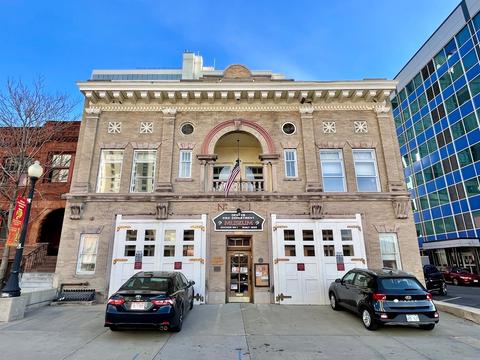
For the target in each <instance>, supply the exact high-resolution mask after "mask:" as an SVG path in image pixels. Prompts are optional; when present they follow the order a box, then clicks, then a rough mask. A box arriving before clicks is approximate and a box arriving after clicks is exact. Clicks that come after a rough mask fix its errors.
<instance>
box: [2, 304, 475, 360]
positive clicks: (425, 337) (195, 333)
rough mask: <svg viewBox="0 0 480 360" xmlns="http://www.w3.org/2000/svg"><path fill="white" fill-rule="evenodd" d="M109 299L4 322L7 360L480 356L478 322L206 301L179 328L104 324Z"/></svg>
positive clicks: (464, 358)
mask: <svg viewBox="0 0 480 360" xmlns="http://www.w3.org/2000/svg"><path fill="white" fill-rule="evenodd" d="M104 310H105V306H104V305H95V306H71V305H70V306H56V307H45V308H42V309H39V310H36V311H35V312H32V313H29V314H27V316H26V318H25V319H23V320H19V321H16V322H12V323H8V324H2V325H0V354H1V358H2V359H16V360H23V359H39V360H42V359H48V360H55V359H89V360H91V359H128V360H132V359H135V360H140V359H169V360H171V359H182V360H183V359H185V360H188V359H209V360H210V359H214V360H215V359H222V360H224V359H235V360H239V359H289V360H290V359H344V358H347V357H352V358H354V359H356V360H357V359H385V358H388V359H402V360H404V359H409V360H410V359H452V358H461V359H462V360H466V359H478V358H479V357H480V326H479V325H476V324H474V323H472V322H469V321H465V320H462V319H459V318H456V317H454V316H451V315H449V314H445V313H441V318H440V324H439V325H438V326H437V327H436V328H435V330H433V331H424V330H420V329H416V328H404V327H384V328H380V329H379V330H378V331H376V332H370V331H368V330H366V329H364V327H363V325H362V324H361V322H360V319H359V318H357V317H355V316H354V315H352V314H350V313H348V312H345V311H341V312H334V311H332V310H331V309H330V308H329V307H328V306H287V305H253V304H242V305H240V304H226V305H201V306H196V307H195V308H194V310H193V311H192V312H190V313H189V314H188V315H187V316H186V318H185V322H184V326H183V330H182V331H181V332H180V333H178V334H173V333H168V332H160V331H150V330H138V331H132V330H128V331H122V332H111V331H110V330H108V329H106V328H104V327H103V317H104Z"/></svg>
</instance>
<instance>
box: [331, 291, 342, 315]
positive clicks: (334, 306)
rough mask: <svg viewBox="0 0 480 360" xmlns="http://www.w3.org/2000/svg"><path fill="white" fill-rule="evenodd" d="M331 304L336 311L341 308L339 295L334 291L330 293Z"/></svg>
mask: <svg viewBox="0 0 480 360" xmlns="http://www.w3.org/2000/svg"><path fill="white" fill-rule="evenodd" d="M330 306H331V307H332V309H333V310H335V311H338V310H340V305H338V301H337V297H336V296H335V294H334V293H333V292H332V293H330Z"/></svg>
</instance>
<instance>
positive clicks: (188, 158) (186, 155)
mask: <svg viewBox="0 0 480 360" xmlns="http://www.w3.org/2000/svg"><path fill="white" fill-rule="evenodd" d="M178 177H180V178H187V179H188V178H191V177H192V150H180V164H179V170H178Z"/></svg>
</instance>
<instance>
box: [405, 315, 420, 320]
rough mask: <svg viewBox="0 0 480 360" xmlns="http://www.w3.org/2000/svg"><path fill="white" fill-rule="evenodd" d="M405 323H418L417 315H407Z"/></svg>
mask: <svg viewBox="0 0 480 360" xmlns="http://www.w3.org/2000/svg"><path fill="white" fill-rule="evenodd" d="M407 321H408V322H413V321H420V319H419V318H418V315H417V314H413V315H407Z"/></svg>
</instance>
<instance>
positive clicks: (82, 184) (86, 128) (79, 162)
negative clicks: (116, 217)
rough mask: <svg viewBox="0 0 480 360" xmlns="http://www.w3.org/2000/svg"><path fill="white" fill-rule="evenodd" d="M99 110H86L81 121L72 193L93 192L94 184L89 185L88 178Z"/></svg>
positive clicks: (90, 170)
mask: <svg viewBox="0 0 480 360" xmlns="http://www.w3.org/2000/svg"><path fill="white" fill-rule="evenodd" d="M100 113H101V110H100V109H96V108H86V109H85V117H84V120H83V124H82V125H83V126H82V127H83V128H82V129H81V134H80V136H79V139H81V142H80V141H79V142H78V145H77V154H78V155H79V156H78V157H77V158H76V159H75V176H74V179H75V180H74V182H73V184H72V188H71V192H72V193H88V192H91V191H95V188H94V184H91V182H90V177H91V173H92V162H93V154H94V151H95V143H96V139H97V131H98V122H99V118H100Z"/></svg>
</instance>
